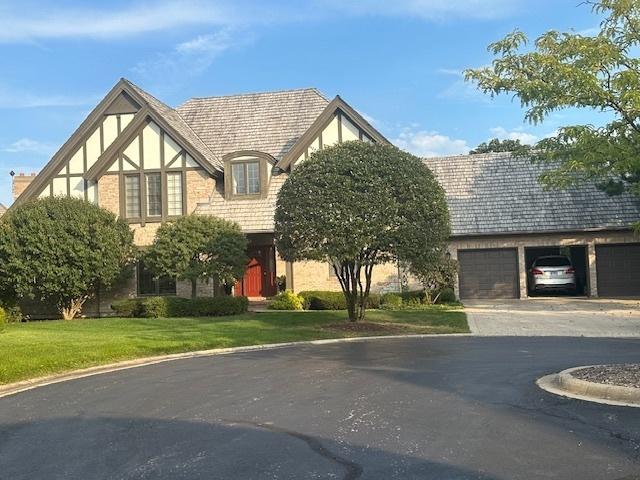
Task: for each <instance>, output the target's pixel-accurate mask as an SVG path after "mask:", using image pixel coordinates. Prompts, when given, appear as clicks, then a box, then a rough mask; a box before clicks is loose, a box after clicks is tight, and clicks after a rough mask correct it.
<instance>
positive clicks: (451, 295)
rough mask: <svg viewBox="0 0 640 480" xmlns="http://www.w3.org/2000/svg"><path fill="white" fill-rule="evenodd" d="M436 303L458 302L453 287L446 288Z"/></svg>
mask: <svg viewBox="0 0 640 480" xmlns="http://www.w3.org/2000/svg"><path fill="white" fill-rule="evenodd" d="M436 303H444V304H447V303H458V299H457V298H456V294H455V292H454V291H453V288H444V289H443V290H442V292H440V296H439V297H438V300H437V302H436Z"/></svg>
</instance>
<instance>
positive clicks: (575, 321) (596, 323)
mask: <svg viewBox="0 0 640 480" xmlns="http://www.w3.org/2000/svg"><path fill="white" fill-rule="evenodd" d="M464 304H465V312H466V313H467V320H468V322H469V328H470V329H471V332H472V333H474V334H475V335H480V336H494V335H497V336H501V335H510V336H570V337H583V336H584V337H640V300H621V299H620V300H618V299H616V300H611V299H585V298H567V297H564V298H562V297H554V298H535V299H526V300H466V301H465V302H464Z"/></svg>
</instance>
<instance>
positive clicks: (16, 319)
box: [0, 304, 24, 323]
mask: <svg viewBox="0 0 640 480" xmlns="http://www.w3.org/2000/svg"><path fill="white" fill-rule="evenodd" d="M0 308H2V309H4V315H5V322H6V323H20V322H22V319H23V318H24V317H23V315H22V310H21V309H20V307H19V306H18V305H6V304H4V305H3V304H0Z"/></svg>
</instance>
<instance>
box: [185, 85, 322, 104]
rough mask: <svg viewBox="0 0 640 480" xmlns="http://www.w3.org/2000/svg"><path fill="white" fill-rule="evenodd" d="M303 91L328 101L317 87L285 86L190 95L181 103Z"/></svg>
mask: <svg viewBox="0 0 640 480" xmlns="http://www.w3.org/2000/svg"><path fill="white" fill-rule="evenodd" d="M304 91H310V92H314V93H315V94H317V95H318V96H319V97H321V98H322V99H323V100H326V101H327V102H328V101H329V99H328V98H327V97H326V96H325V95H324V94H323V93H322V92H321V91H320V90H319V89H317V88H316V87H302V88H286V89H282V90H265V91H261V92H247V93H231V94H225V95H209V96H206V97H191V98H189V99H187V100H186V101H185V102H184V103H183V104H182V105H185V104H186V103H188V102H191V101H194V100H195V101H197V100H210V99H213V98H232V97H252V96H261V95H273V94H278V93H289V92H304ZM178 108H179V107H178Z"/></svg>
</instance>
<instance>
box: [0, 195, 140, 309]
mask: <svg viewBox="0 0 640 480" xmlns="http://www.w3.org/2000/svg"><path fill="white" fill-rule="evenodd" d="M133 258H134V246H133V233H132V232H131V229H130V228H129V225H127V223H126V222H124V221H123V220H116V216H115V215H114V214H113V213H111V212H109V211H107V210H105V209H102V208H100V207H98V206H97V205H94V204H91V203H89V202H85V201H83V200H79V199H74V198H62V197H56V198H46V199H41V200H35V201H31V202H28V203H24V204H21V205H18V206H16V207H15V208H14V209H12V210H10V211H9V212H8V213H6V214H5V215H4V216H3V217H2V218H1V219H0V293H1V294H2V295H1V296H2V297H4V298H11V297H14V298H16V299H21V298H30V299H36V300H40V301H46V302H54V303H55V304H56V305H57V306H58V309H59V311H60V313H61V314H62V317H63V318H64V319H66V320H69V319H72V318H74V317H76V315H78V314H79V313H80V312H81V310H82V307H83V306H84V304H85V302H86V301H87V300H88V299H89V298H92V297H93V296H94V295H95V294H96V293H97V291H98V288H100V287H103V288H108V287H110V286H111V285H112V284H113V283H114V282H115V281H116V280H117V279H118V278H120V276H121V275H122V272H123V270H124V269H125V267H126V266H127V265H128V264H129V263H130V262H131V261H132V259H133Z"/></svg>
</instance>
